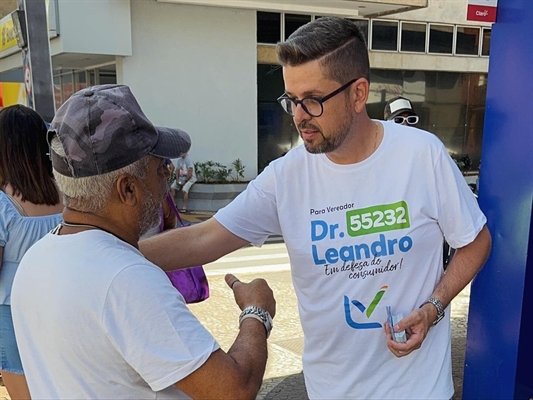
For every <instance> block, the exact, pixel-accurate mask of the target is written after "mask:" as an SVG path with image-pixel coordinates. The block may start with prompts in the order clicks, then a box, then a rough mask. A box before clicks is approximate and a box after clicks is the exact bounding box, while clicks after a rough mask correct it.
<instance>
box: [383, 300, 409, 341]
mask: <svg viewBox="0 0 533 400" xmlns="http://www.w3.org/2000/svg"><path fill="white" fill-rule="evenodd" d="M385 308H386V309H387V322H388V323H389V327H390V330H391V333H392V340H394V341H395V342H398V343H405V342H406V341H407V336H406V335H405V331H400V332H394V331H393V328H394V325H396V324H397V323H398V321H400V320H401V319H403V314H402V313H398V314H392V311H391V308H390V306H386V307H385Z"/></svg>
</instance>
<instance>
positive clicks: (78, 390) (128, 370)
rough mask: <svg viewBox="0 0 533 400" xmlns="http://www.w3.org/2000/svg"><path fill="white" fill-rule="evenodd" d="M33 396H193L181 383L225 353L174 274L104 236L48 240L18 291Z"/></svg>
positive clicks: (28, 260) (16, 313) (30, 258)
mask: <svg viewBox="0 0 533 400" xmlns="http://www.w3.org/2000/svg"><path fill="white" fill-rule="evenodd" d="M12 311H13V320H14V325H15V333H16V337H17V342H18V346H19V350H20V355H21V358H22V364H23V367H24V372H25V374H26V378H27V380H28V385H29V389H30V393H31V395H32V398H36V399H149V398H152V399H155V398H188V397H187V396H186V395H185V394H184V393H183V392H181V391H179V390H178V389H177V388H176V387H175V386H174V383H176V382H178V381H180V380H181V379H183V378H184V377H186V376H187V375H189V374H190V373H191V372H193V371H195V370H196V369H198V368H199V367H200V366H202V365H203V364H204V362H205V361H206V360H207V359H208V358H209V356H210V355H211V353H212V352H213V351H215V350H217V349H218V348H219V346H218V344H217V343H216V341H215V340H214V338H213V337H212V336H211V334H210V333H209V332H207V330H206V329H205V328H204V327H203V326H202V324H200V322H199V321H198V320H197V319H196V318H195V317H194V315H193V314H192V313H191V312H190V311H189V309H188V308H187V306H186V305H185V302H184V300H183V297H182V296H181V294H180V293H179V292H178V291H177V290H176V289H175V288H174V287H173V286H172V285H171V284H170V281H169V279H168V278H167V276H166V274H165V273H164V272H163V271H162V270H161V269H160V268H158V267H156V266H155V265H153V264H152V263H150V262H149V261H147V260H146V259H145V258H144V256H143V255H142V254H141V253H140V252H139V251H138V250H137V249H136V248H134V247H133V246H130V245H129V244H127V243H126V242H123V241H121V240H119V239H117V238H116V237H115V236H113V235H111V234H108V233H106V232H103V231H100V230H90V231H84V232H81V233H77V234H73V235H63V236H57V235H53V234H48V235H47V236H45V237H44V238H43V239H42V240H40V241H39V242H37V243H36V244H35V245H34V246H33V247H32V248H31V249H30V250H29V251H28V252H27V253H26V254H25V256H24V258H23V259H22V261H21V263H20V266H19V269H18V271H17V275H16V277H15V281H14V284H13V293H12Z"/></svg>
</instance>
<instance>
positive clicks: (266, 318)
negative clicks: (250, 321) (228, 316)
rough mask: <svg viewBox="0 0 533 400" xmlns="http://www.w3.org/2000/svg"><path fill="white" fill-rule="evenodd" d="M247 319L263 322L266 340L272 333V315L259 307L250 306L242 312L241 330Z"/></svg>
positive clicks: (240, 319)
mask: <svg viewBox="0 0 533 400" xmlns="http://www.w3.org/2000/svg"><path fill="white" fill-rule="evenodd" d="M247 318H254V319H257V320H258V321H260V322H262V323H263V325H264V326H265V330H266V338H267V339H268V337H269V336H270V331H272V317H271V316H270V313H269V312H268V311H266V310H263V309H262V308H261V307H257V306H248V307H246V308H245V309H244V310H242V312H241V315H240V316H239V328H240V327H241V324H242V321H244V320H245V319H247Z"/></svg>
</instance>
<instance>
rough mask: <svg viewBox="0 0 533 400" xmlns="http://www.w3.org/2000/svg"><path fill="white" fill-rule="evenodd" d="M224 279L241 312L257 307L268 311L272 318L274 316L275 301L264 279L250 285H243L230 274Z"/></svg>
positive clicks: (255, 280) (256, 280) (254, 281)
mask: <svg viewBox="0 0 533 400" xmlns="http://www.w3.org/2000/svg"><path fill="white" fill-rule="evenodd" d="M225 279H226V283H227V284H228V286H229V287H230V288H231V289H233V296H235V302H236V303H237V305H238V306H239V308H240V309H241V310H244V309H245V308H246V307H248V306H257V307H260V308H262V309H263V310H266V311H268V312H269V314H270V316H271V317H272V318H274V315H276V300H275V299H274V294H273V293H272V289H270V287H269V286H268V284H267V282H266V281H265V280H264V279H262V278H258V279H254V280H253V281H251V282H250V283H244V282H241V281H240V280H239V279H237V277H235V276H234V275H232V274H227V275H226V277H225Z"/></svg>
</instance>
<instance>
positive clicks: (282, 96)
mask: <svg viewBox="0 0 533 400" xmlns="http://www.w3.org/2000/svg"><path fill="white" fill-rule="evenodd" d="M359 79H361V78H356V79H352V80H351V81H349V82H347V83H345V84H344V85H342V86H341V87H340V88H338V89H336V90H334V91H333V92H331V93H329V94H327V95H325V96H324V97H313V96H309V97H304V98H303V99H301V100H298V99H295V98H292V97H289V96H288V95H287V93H283V94H282V95H281V96H279V97H278V99H277V101H278V104H279V105H280V106H281V108H283V111H285V112H286V113H287V114H289V115H290V116H291V117H294V113H292V114H291V113H290V112H289V111H287V110H286V109H285V107H283V105H282V104H281V102H282V101H283V100H290V101H291V102H292V103H293V104H295V105H296V107H298V104H300V105H301V106H302V109H303V110H304V111H305V112H306V113H307V114H308V115H310V116H311V117H314V118H318V117H320V116H322V114H324V104H323V103H324V102H325V101H327V100H329V99H331V98H332V97H335V96H336V95H338V94H339V93H342V92H343V91H344V90H346V89H347V88H348V87H350V86H351V85H353V84H354V83H355V82H357V81H358V80H359ZM305 100H314V101H316V102H317V103H318V104H320V110H321V111H320V114H318V115H313V114H311V113H310V112H309V110H307V107H306V106H305V105H304V103H303V102H304V101H305ZM296 107H294V108H295V109H296ZM291 109H292V107H291Z"/></svg>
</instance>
